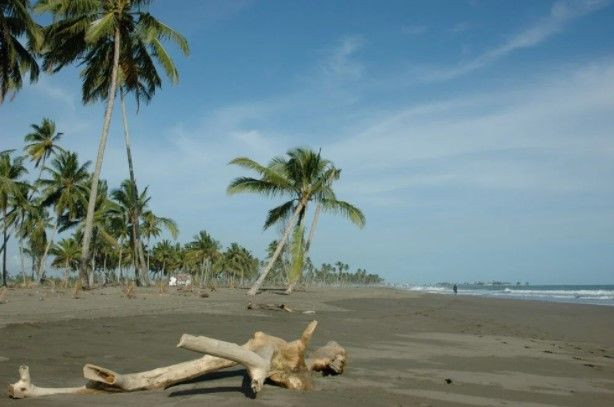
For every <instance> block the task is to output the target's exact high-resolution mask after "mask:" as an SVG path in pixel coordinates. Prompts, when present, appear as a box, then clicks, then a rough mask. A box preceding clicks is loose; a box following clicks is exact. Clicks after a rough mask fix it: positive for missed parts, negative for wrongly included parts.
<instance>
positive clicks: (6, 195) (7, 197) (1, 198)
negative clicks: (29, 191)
mask: <svg viewBox="0 0 614 407" xmlns="http://www.w3.org/2000/svg"><path fill="white" fill-rule="evenodd" d="M27 172H28V171H27V170H26V167H24V165H23V157H15V158H11V152H3V153H2V154H0V211H2V285H4V286H6V279H7V276H8V271H7V269H6V252H7V248H6V246H7V244H8V241H9V237H10V234H9V229H10V228H11V227H12V226H13V224H14V223H15V219H16V218H15V216H14V208H13V207H11V206H12V205H11V204H12V202H13V201H14V196H15V195H19V194H20V193H22V191H23V187H24V183H23V180H22V179H21V178H22V177H23V176H24V175H25V174H26V173H27Z"/></svg>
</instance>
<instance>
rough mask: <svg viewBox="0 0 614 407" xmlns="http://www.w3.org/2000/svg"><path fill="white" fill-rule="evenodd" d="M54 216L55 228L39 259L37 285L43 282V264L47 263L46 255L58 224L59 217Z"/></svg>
mask: <svg viewBox="0 0 614 407" xmlns="http://www.w3.org/2000/svg"><path fill="white" fill-rule="evenodd" d="M56 216H57V218H56V220H55V226H54V227H53V229H52V230H51V236H50V237H49V239H48V240H47V244H46V245H45V250H44V251H43V257H42V258H41V262H40V265H39V268H38V273H37V274H38V275H37V276H36V277H37V279H38V282H39V284H40V283H42V282H43V281H42V280H43V277H44V274H45V262H46V261H47V254H48V253H49V249H50V248H51V245H52V244H53V239H55V234H56V233H57V232H58V227H59V224H60V215H59V214H56Z"/></svg>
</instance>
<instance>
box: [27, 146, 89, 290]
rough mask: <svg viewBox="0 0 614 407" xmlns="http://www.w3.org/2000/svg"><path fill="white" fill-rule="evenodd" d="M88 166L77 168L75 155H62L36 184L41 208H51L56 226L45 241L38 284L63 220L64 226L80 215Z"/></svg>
mask: <svg viewBox="0 0 614 407" xmlns="http://www.w3.org/2000/svg"><path fill="white" fill-rule="evenodd" d="M89 165H90V162H89V161H87V162H85V163H84V164H83V165H80V164H79V158H78V157H77V154H76V153H71V152H66V151H65V152H62V153H60V154H59V155H58V156H57V157H56V158H54V159H53V161H52V163H51V168H49V167H47V168H46V170H47V172H48V173H49V178H47V179H41V180H40V181H39V183H40V184H41V186H42V187H43V191H42V193H43V201H42V204H43V205H44V206H49V205H53V207H54V211H55V225H54V227H53V229H52V231H51V235H50V237H49V239H48V240H47V246H46V247H45V251H44V253H43V257H42V260H41V263H40V267H39V270H38V277H39V280H40V279H42V277H43V274H44V268H45V260H46V258H47V253H48V252H49V249H50V247H51V245H52V243H53V239H54V238H55V234H56V233H57V231H58V228H59V227H60V222H62V220H63V217H64V218H65V222H67V223H69V222H74V221H76V219H77V218H78V216H79V214H80V213H82V208H83V206H84V203H85V197H86V196H87V193H88V188H87V181H88V180H89V178H90V175H89V172H88V171H87V169H88V167H89Z"/></svg>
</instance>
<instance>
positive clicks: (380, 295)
mask: <svg viewBox="0 0 614 407" xmlns="http://www.w3.org/2000/svg"><path fill="white" fill-rule="evenodd" d="M18 291H19V290H11V291H10V293H9V302H8V303H7V304H2V305H0V312H1V313H2V314H0V322H1V323H5V326H4V327H3V328H0V335H2V338H3V347H2V349H0V382H2V385H3V386H5V385H6V384H8V383H12V382H14V381H15V380H16V379H17V367H18V366H19V364H21V363H26V364H28V365H30V369H31V372H32V377H33V382H34V383H35V384H38V385H41V386H73V385H79V384H80V383H82V382H83V380H82V378H81V368H82V366H83V364H84V363H88V362H91V363H96V364H100V365H103V366H105V367H108V368H111V369H114V370H117V371H119V372H124V373H127V372H133V371H139V370H145V369H151V368H154V367H159V366H163V365H166V364H171V363H176V362H180V361H183V360H189V359H190V358H193V357H194V354H192V353H188V352H185V351H181V350H178V349H176V348H175V344H176V343H177V339H178V338H179V336H180V335H181V334H183V333H191V334H197V335H207V336H211V337H214V338H219V339H223V340H229V341H233V342H236V343H241V341H243V340H245V339H246V338H247V337H249V336H251V334H252V333H253V332H254V331H258V330H262V331H265V332H267V333H270V334H272V335H276V336H279V337H283V338H285V339H292V338H294V337H296V336H297V335H298V334H299V333H300V331H301V330H302V329H303V327H304V326H305V324H306V323H307V322H308V321H310V320H312V319H316V320H318V321H319V325H318V328H317V330H316V334H315V335H314V339H313V343H312V345H311V346H312V348H313V347H315V346H320V345H322V344H324V343H325V342H327V341H329V340H335V341H337V342H339V343H340V344H341V345H342V346H344V347H346V349H347V351H348V354H349V359H348V366H347V370H346V372H345V373H344V374H343V375H341V376H337V377H333V378H316V388H317V390H315V391H311V392H307V393H297V392H292V391H289V390H286V389H281V388H277V387H274V386H266V387H265V389H264V390H263V392H262V393H261V394H260V395H259V396H258V398H257V399H256V400H251V399H248V398H246V397H245V395H244V394H243V393H242V392H241V377H242V375H243V371H242V369H232V370H229V371H228V372H223V373H219V374H213V377H215V380H207V376H205V377H203V378H201V379H198V380H194V381H192V382H190V383H186V384H182V385H178V386H173V387H171V388H169V389H166V390H164V391H146V392H136V393H126V394H108V395H106V394H105V395H96V396H53V397H48V398H43V399H32V400H9V399H8V398H6V399H2V402H0V404H1V405H5V402H6V405H18V404H20V405H28V406H29V405H36V406H38V405H41V406H42V405H44V406H61V405H62V406H65V405H68V406H78V405H82V404H85V403H87V404H89V405H95V406H102V405H109V406H110V405H117V404H119V405H127V406H139V405H144V404H152V405H164V406H175V405H182V406H183V405H202V403H216V404H220V405H280V406H281V405H289V404H292V405H313V404H323V405H333V404H334V405H340V406H348V407H350V406H353V405H376V406H379V405H382V406H389V405H423V406H427V405H432V406H448V405H450V406H452V405H485V406H486V405H487V406H499V405H501V406H502V405H510V404H511V405H518V404H522V405H528V406H544V405H546V406H552V405H561V406H586V405H591V406H609V405H612V404H613V403H614V326H612V324H611V321H612V320H614V309H613V308H610V307H602V306H593V305H585V304H565V303H550V302H541V301H510V300H509V299H492V298H476V297H470V296H448V295H432V294H424V293H419V294H418V293H412V292H407V291H405V290H399V289H391V288H379V287H370V288H326V289H322V288H317V289H309V290H307V291H299V292H296V293H295V294H293V295H291V296H285V295H280V294H278V293H277V292H274V291H267V292H264V293H262V294H260V295H258V296H256V297H247V296H245V294H244V293H245V291H244V290H233V289H220V290H217V291H215V292H213V293H210V297H209V298H200V296H198V295H197V294H196V293H191V294H190V295H183V294H181V293H178V292H175V291H169V293H168V294H166V295H159V294H157V292H156V291H155V289H137V298H136V299H134V300H129V299H127V298H123V297H122V296H121V291H120V290H119V289H103V290H102V293H101V292H96V291H97V290H94V291H91V292H86V293H84V294H83V297H82V298H81V299H79V300H74V299H72V298H71V297H59V296H57V297H54V296H52V295H51V294H49V295H48V296H47V297H40V298H42V300H40V298H37V297H36V296H35V295H28V293H26V292H25V291H26V290H23V291H24V292H23V293H18ZM39 291H40V290H39ZM42 294H43V293H41V292H39V295H42ZM56 294H57V293H56ZM58 295H59V294H58ZM249 301H253V302H257V303H282V302H283V303H285V304H287V305H288V306H289V307H290V308H292V309H293V310H294V311H295V312H292V313H288V312H280V311H262V310H257V311H248V310H247V309H246V305H247V303H248V302H249ZM104 304H106V307H102V305H104ZM578 305H581V306H579V307H578ZM36 310H39V311H40V312H38V313H36V314H34V312H35V311H36ZM305 310H312V311H315V315H305V314H302V313H301V311H305ZM71 316H72V318H71ZM27 317H28V318H27ZM25 319H28V320H29V321H30V322H26V323H24V322H23V321H24V320H25ZM20 322H21V323H20ZM3 358H5V359H8V360H5V359H3ZM446 379H450V380H451V382H450V384H448V383H447V382H446ZM0 397H5V396H4V395H2V396H0ZM84 397H88V398H87V399H84Z"/></svg>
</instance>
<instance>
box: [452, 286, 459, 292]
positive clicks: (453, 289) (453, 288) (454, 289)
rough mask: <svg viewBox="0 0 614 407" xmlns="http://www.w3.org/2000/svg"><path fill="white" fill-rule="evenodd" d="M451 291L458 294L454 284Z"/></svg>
mask: <svg viewBox="0 0 614 407" xmlns="http://www.w3.org/2000/svg"><path fill="white" fill-rule="evenodd" d="M452 291H454V294H458V287H457V286H456V284H454V287H452Z"/></svg>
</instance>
